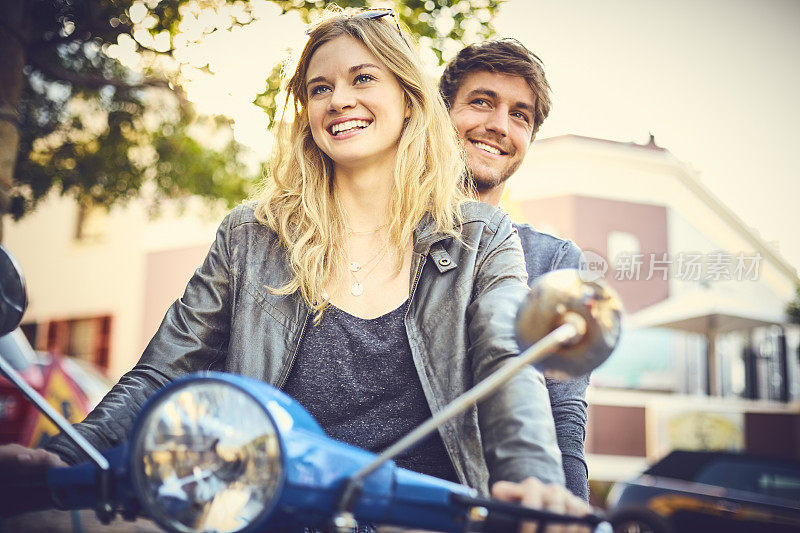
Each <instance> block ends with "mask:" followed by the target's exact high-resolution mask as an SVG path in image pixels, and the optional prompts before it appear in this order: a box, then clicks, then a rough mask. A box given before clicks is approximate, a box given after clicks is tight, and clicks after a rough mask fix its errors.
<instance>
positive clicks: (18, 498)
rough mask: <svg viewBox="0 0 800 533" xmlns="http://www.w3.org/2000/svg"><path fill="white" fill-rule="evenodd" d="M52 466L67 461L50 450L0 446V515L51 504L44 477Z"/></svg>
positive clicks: (6, 515)
mask: <svg viewBox="0 0 800 533" xmlns="http://www.w3.org/2000/svg"><path fill="white" fill-rule="evenodd" d="M56 466H67V464H66V463H65V462H64V461H62V460H61V458H60V457H59V456H57V455H55V454H53V453H50V452H47V451H44V450H34V449H31V448H26V447H25V446H21V445H19V444H5V445H3V446H0V517H8V516H12V515H16V514H20V513H25V512H28V511H35V510H39V509H44V508H46V507H50V506H52V505H53V503H52V501H51V498H50V491H49V489H48V488H47V485H46V484H45V481H44V477H45V471H46V470H47V469H48V468H52V467H56Z"/></svg>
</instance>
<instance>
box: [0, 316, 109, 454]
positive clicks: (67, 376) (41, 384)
mask: <svg viewBox="0 0 800 533" xmlns="http://www.w3.org/2000/svg"><path fill="white" fill-rule="evenodd" d="M0 356H2V357H4V358H5V359H6V361H8V362H9V363H11V366H12V367H13V368H14V370H16V371H17V372H18V373H19V374H20V375H21V376H22V377H23V379H25V381H27V382H28V384H29V385H30V386H31V387H33V388H34V389H35V390H36V391H38V392H39V393H40V394H42V395H43V396H44V397H45V398H46V399H47V401H48V402H49V403H50V404H51V405H52V406H53V407H55V408H56V409H58V410H59V411H60V412H61V414H63V415H64V416H65V417H66V418H67V420H69V421H70V422H73V423H75V422H80V421H81V420H83V418H84V417H85V416H86V414H87V413H88V412H89V411H90V410H91V409H92V408H93V407H94V406H95V405H97V403H98V402H99V401H100V399H101V398H102V397H103V395H104V394H105V393H106V392H108V390H109V389H110V388H111V385H112V383H111V381H110V380H109V379H108V378H107V377H105V376H104V375H103V374H102V373H101V372H100V371H99V370H98V369H97V368H95V367H94V366H93V365H91V364H89V363H87V362H85V361H80V360H77V359H73V358H70V357H62V356H58V355H54V354H47V353H42V352H35V351H34V350H33V348H32V347H31V345H30V343H29V342H28V339H27V338H26V337H25V335H24V334H23V333H22V331H20V330H19V329H17V330H15V331H12V332H11V333H9V334H8V335H4V336H2V337H0ZM57 432H58V430H57V428H56V426H55V425H54V424H53V423H52V422H50V421H49V420H48V419H47V418H46V417H44V415H42V414H40V413H39V412H38V411H37V410H36V408H35V407H33V405H32V404H31V403H30V402H29V401H28V400H27V399H26V398H25V397H24V396H23V395H22V393H20V392H19V391H18V390H17V389H16V388H15V387H14V386H13V385H12V384H11V383H10V382H9V381H8V380H6V379H5V378H3V377H2V376H0V444H6V443H9V442H18V443H21V444H24V445H26V446H39V445H42V444H44V443H45V442H46V441H47V439H49V438H50V436H52V435H54V434H56V433H57Z"/></svg>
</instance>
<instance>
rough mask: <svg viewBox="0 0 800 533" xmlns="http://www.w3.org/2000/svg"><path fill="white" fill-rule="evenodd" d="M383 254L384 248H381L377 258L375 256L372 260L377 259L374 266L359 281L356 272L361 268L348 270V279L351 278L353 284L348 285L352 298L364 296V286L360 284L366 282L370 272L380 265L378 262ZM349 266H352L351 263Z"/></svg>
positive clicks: (384, 252)
mask: <svg viewBox="0 0 800 533" xmlns="http://www.w3.org/2000/svg"><path fill="white" fill-rule="evenodd" d="M385 254H386V247H385V246H384V247H383V249H382V250H381V251H380V252H378V255H377V256H375V257H374V258H373V259H375V258H377V259H378V260H377V261H375V264H374V265H372V268H370V269H369V270H368V271H367V272H366V273H365V274H364V277H363V278H361V280H359V279H358V278H357V277H356V272H358V270H361V268H360V267H359V269H358V270H353V269H352V268H350V270H349V272H350V277H352V278H353V284H352V285H350V294H352V295H353V296H361V295H362V294H364V284H363V283H361V282H362V281H366V280H367V278H368V277H369V275H370V274H372V272H373V271H374V270H375V268H377V266H378V265H379V264H380V262H381V259H383V256H384V255H385ZM373 259H370V262H372V260H373ZM367 264H368V263H367ZM351 265H352V263H351Z"/></svg>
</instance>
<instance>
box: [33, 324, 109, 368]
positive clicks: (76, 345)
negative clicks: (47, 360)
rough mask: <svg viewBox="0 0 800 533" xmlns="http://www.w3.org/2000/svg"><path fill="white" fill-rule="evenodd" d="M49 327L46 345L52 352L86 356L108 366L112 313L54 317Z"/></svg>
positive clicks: (102, 366) (86, 359)
mask: <svg viewBox="0 0 800 533" xmlns="http://www.w3.org/2000/svg"><path fill="white" fill-rule="evenodd" d="M45 329H46V331H47V334H46V336H45V338H44V346H42V348H44V349H45V350H47V351H48V352H51V353H57V354H59V355H66V356H69V357H75V358H77V359H83V360H84V361H88V362H90V363H92V364H94V365H96V366H98V367H100V368H101V369H103V370H108V362H109V361H108V359H109V358H108V355H109V349H110V344H111V316H109V315H102V316H95V317H89V318H78V319H68V320H51V321H50V322H48V323H47V325H46V327H45Z"/></svg>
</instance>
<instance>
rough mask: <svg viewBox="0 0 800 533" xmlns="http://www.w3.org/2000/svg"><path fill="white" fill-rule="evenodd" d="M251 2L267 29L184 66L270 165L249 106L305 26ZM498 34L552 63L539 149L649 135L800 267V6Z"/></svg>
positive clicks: (522, 20)
mask: <svg viewBox="0 0 800 533" xmlns="http://www.w3.org/2000/svg"><path fill="white" fill-rule="evenodd" d="M253 3H254V4H255V5H257V6H260V7H258V9H259V16H260V18H261V19H260V20H259V21H257V22H254V23H253V24H250V25H248V26H245V27H240V28H234V29H233V30H232V31H230V32H219V33H218V34H217V35H215V37H214V38H213V39H209V40H207V42H205V43H204V44H203V45H201V46H197V47H195V48H194V49H192V50H189V49H187V50H186V51H185V52H184V53H185V56H184V57H185V59H186V60H187V61H189V62H191V57H192V55H193V54H195V55H197V56H198V57H203V58H204V59H209V58H210V71H211V73H212V74H213V75H207V74H204V73H202V72H195V73H192V72H190V70H191V69H187V72H186V76H187V77H188V78H189V79H190V80H191V81H190V82H189V83H188V84H187V90H188V94H189V97H190V99H192V100H194V101H195V102H196V103H197V104H198V106H199V108H200V109H201V111H204V112H211V113H214V112H216V113H224V114H226V115H228V116H231V117H233V118H234V119H235V120H236V130H235V134H236V138H237V140H239V141H240V142H242V143H244V144H246V145H248V146H250V147H252V148H254V149H255V150H256V151H257V152H259V153H260V154H262V155H263V154H268V153H269V146H270V144H271V142H270V135H269V134H268V133H267V131H266V124H267V121H266V117H265V115H264V114H263V113H262V112H261V111H260V110H258V109H257V108H255V107H254V106H252V104H250V102H251V101H252V99H253V96H254V95H255V94H256V93H258V92H260V91H261V90H263V88H264V80H265V79H266V77H267V76H268V74H269V72H270V70H271V68H272V66H273V65H274V64H275V63H276V62H277V61H280V60H282V59H285V58H286V56H287V52H286V51H287V49H289V48H294V49H295V50H299V49H300V48H301V47H302V45H303V43H304V40H305V34H304V30H305V25H304V24H303V23H302V22H301V21H300V19H299V17H298V16H297V14H296V13H292V12H290V13H289V14H287V15H283V16H280V17H279V11H280V10H279V9H278V8H277V6H275V4H273V3H270V2H266V1H264V0H253ZM382 3H385V2H382ZM198 18H200V17H199V16H198ZM495 27H496V28H497V30H498V34H499V35H500V36H504V37H515V38H517V39H519V40H520V41H522V42H523V43H524V44H525V45H526V46H528V48H530V49H531V50H533V51H534V52H535V53H536V54H537V55H539V57H541V58H542V59H543V61H544V63H545V68H546V71H547V77H548V79H549V81H550V84H551V87H552V89H553V95H552V96H553V109H552V111H551V114H550V117H549V118H548V119H547V121H546V122H545V123H544V125H543V127H542V129H541V130H540V132H539V134H538V137H539V138H546V137H552V136H556V135H562V134H567V133H572V134H578V135H585V136H589V137H598V138H603V139H610V140H616V141H621V142H629V141H634V142H638V143H644V142H646V141H647V140H648V135H649V133H650V132H652V133H653V134H654V135H655V138H656V142H657V143H658V144H659V145H660V146H662V147H664V148H666V149H668V150H669V151H670V152H672V153H673V154H674V155H675V156H676V157H678V158H679V159H680V160H682V161H683V162H685V163H687V164H688V165H690V166H691V167H692V168H694V169H695V170H696V171H697V172H698V175H699V179H700V181H701V182H702V183H703V184H704V185H706V187H708V188H709V189H710V190H711V191H712V192H713V193H714V194H715V195H716V196H717V197H718V198H720V199H721V200H722V202H723V203H725V204H726V205H727V206H728V207H729V208H731V209H732V210H733V211H734V212H735V213H736V214H737V215H738V216H739V217H740V218H741V219H742V220H743V221H744V222H745V223H746V224H747V225H749V226H750V227H753V228H755V229H756V230H757V231H758V233H759V234H760V235H761V236H762V238H763V239H764V240H765V241H767V242H776V243H777V245H778V247H779V250H780V252H781V254H782V255H783V256H784V257H785V258H786V259H787V260H788V261H789V262H790V263H791V264H792V265H793V266H794V267H795V268H800V238H798V236H797V235H796V231H797V228H799V227H800V206H798V205H797V201H798V199H800V179H798V178H800V175H798V174H800V149H797V148H796V147H797V146H800V127H798V124H800V97H798V94H800V89H799V88H800V60H798V58H800V31H798V28H800V2H798V1H794V0H702V1H698V0H658V1H657V0H604V1H602V2H598V1H596V0H564V1H560V2H553V1H545V0H510V1H508V2H507V3H505V4H503V5H502V7H501V9H500V11H499V13H498V15H497V17H496V19H495ZM129 44H132V43H129ZM123 45H124V43H123ZM120 50H121V52H120V53H122V52H124V50H122V48H121V49H120ZM242 50H244V51H245V52H244V53H242ZM179 54H180V53H179ZM534 148H535V145H534ZM521 171H522V172H524V166H523V168H522V169H521Z"/></svg>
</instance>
